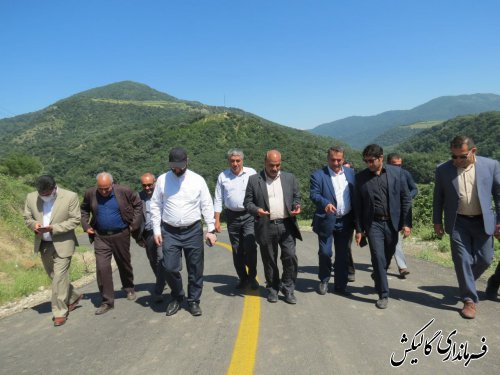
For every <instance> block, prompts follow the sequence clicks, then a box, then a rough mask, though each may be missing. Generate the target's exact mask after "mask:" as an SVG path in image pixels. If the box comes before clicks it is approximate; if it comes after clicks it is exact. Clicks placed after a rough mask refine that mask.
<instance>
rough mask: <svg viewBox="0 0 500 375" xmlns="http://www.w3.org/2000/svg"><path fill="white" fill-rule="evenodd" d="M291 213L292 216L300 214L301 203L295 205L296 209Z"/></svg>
mask: <svg viewBox="0 0 500 375" xmlns="http://www.w3.org/2000/svg"><path fill="white" fill-rule="evenodd" d="M290 214H291V215H292V216H297V215H298V214H300V205H299V204H297V205H295V209H294V210H293V211H290Z"/></svg>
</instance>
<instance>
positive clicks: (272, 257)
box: [243, 150, 302, 304]
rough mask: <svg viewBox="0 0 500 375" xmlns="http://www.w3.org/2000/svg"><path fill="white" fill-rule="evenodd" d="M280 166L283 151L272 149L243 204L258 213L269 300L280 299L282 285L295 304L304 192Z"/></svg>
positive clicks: (288, 299) (251, 180) (250, 181)
mask: <svg viewBox="0 0 500 375" xmlns="http://www.w3.org/2000/svg"><path fill="white" fill-rule="evenodd" d="M280 169H281V154H280V152H279V151H277V150H270V151H268V152H267V153H266V157H265V160H264V170H263V171H261V172H260V173H258V174H254V175H253V176H250V178H249V179H248V184H247V188H246V192H245V199H244V201H243V205H244V206H245V209H246V210H247V211H248V212H249V213H250V214H251V215H253V216H254V217H255V237H256V239H257V243H258V244H259V247H260V254H261V257H262V263H263V264H264V274H265V277H266V287H267V289H268V295H267V300H268V302H271V303H273V302H277V301H278V291H279V290H280V285H281V292H282V293H283V294H284V296H285V302H287V303H290V304H295V303H297V299H296V298H295V295H294V290H295V282H296V280H297V270H298V260H297V255H296V254H295V241H296V239H297V238H298V239H299V240H302V236H301V234H300V230H299V226H298V224H297V218H296V216H297V215H298V214H300V192H299V186H298V183H297V179H296V178H295V176H294V175H293V174H291V173H287V172H282V171H281V170H280ZM278 245H279V247H280V248H281V262H282V264H283V275H282V277H281V281H280V276H279V269H278V265H277V259H278Z"/></svg>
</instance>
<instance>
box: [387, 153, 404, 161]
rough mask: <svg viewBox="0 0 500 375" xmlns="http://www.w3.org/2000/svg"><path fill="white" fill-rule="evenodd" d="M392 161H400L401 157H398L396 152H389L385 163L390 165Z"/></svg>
mask: <svg viewBox="0 0 500 375" xmlns="http://www.w3.org/2000/svg"><path fill="white" fill-rule="evenodd" d="M392 159H396V160H397V159H402V158H401V155H399V154H398V153H397V152H391V153H390V154H389V155H387V162H388V163H390V162H391V161H392Z"/></svg>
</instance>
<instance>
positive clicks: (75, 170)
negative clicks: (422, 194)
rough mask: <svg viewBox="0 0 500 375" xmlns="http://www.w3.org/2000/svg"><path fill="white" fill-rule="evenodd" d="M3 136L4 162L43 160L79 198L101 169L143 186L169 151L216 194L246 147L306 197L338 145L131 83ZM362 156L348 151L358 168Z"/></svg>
mask: <svg viewBox="0 0 500 375" xmlns="http://www.w3.org/2000/svg"><path fill="white" fill-rule="evenodd" d="M0 137H1V138H0V139H1V140H0V150H1V151H0V157H2V156H4V157H5V156H6V155H8V154H10V153H12V152H21V153H25V154H28V155H30V156H35V157H38V158H39V160H40V161H41V162H42V164H43V166H44V170H45V172H47V173H50V174H53V175H54V176H56V178H57V179H58V180H59V181H60V182H61V183H62V184H63V185H65V186H67V187H68V188H71V189H73V190H75V191H76V192H78V193H79V194H82V193H83V192H84V190H85V189H86V188H88V187H90V186H93V185H94V184H95V175H96V174H97V173H98V172H100V171H103V170H106V171H109V172H111V173H112V174H113V176H114V177H115V180H116V181H117V182H120V183H123V184H127V185H129V186H132V187H134V188H138V187H139V181H138V180H139V177H140V175H141V174H142V173H144V172H146V171H151V172H153V173H155V174H160V173H163V172H164V171H165V170H166V168H167V162H166V161H167V156H168V151H169V150H170V148H172V147H174V146H182V147H185V148H186V149H187V151H188V155H189V158H190V168H191V169H192V170H194V171H196V172H198V173H200V174H201V175H203V176H204V177H205V178H206V180H207V183H208V185H209V188H210V189H211V190H212V191H213V188H214V185H215V181H216V178H217V175H218V173H220V171H221V170H222V169H224V168H226V167H227V165H226V152H227V150H228V149H230V148H233V147H240V148H242V149H243V150H244V151H245V154H246V160H245V163H246V165H248V166H252V167H254V168H256V169H257V170H260V169H261V168H262V165H263V158H264V155H265V151H266V150H268V149H270V148H277V149H279V150H280V151H281V152H282V155H283V169H284V170H287V171H291V172H293V173H295V174H296V175H297V176H298V178H299V180H300V183H301V190H302V192H303V194H304V197H307V196H308V188H309V175H310V173H311V172H312V171H313V170H314V169H316V168H318V167H320V166H321V165H323V164H324V163H325V160H326V149H327V148H328V147H330V146H331V145H332V144H334V143H339V142H338V141H336V140H334V139H331V138H326V137H320V136H317V135H314V134H311V133H309V132H305V131H301V130H296V129H292V128H288V127H285V126H281V125H277V124H275V123H272V122H270V121H267V120H264V119H262V118H260V117H258V116H255V115H252V114H250V113H246V112H244V111H242V110H238V109H233V108H225V107H212V106H207V105H203V104H201V103H197V102H189V101H184V100H179V99H176V98H173V97H171V96H169V95H167V94H163V93H160V92H158V91H156V90H153V89H150V88H148V87H147V86H145V85H142V84H137V83H133V82H128V81H127V82H121V83H116V84H112V85H108V86H104V87H101V88H97V89H93V90H89V91H86V92H83V93H80V94H77V95H74V96H71V97H69V98H67V99H63V100H61V101H58V102H57V103H55V104H53V105H51V106H49V107H47V108H45V109H44V110H41V111H39V112H35V113H30V114H27V115H21V116H17V117H14V118H11V119H4V120H0ZM358 154H359V152H356V153H353V152H351V151H350V150H348V152H347V155H348V157H349V158H352V157H353V156H355V157H354V160H355V161H357V164H358V165H359V164H360V157H359V156H358ZM304 201H305V204H306V205H310V203H309V200H308V199H305V200H304Z"/></svg>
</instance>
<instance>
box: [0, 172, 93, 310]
mask: <svg viewBox="0 0 500 375" xmlns="http://www.w3.org/2000/svg"><path fill="white" fill-rule="evenodd" d="M30 191H33V188H32V187H30V186H28V185H25V184H24V183H22V182H21V181H19V180H16V179H13V178H11V177H7V176H5V175H2V174H0V305H1V304H3V303H6V302H9V301H12V300H15V299H17V298H20V297H23V296H27V295H29V294H30V293H33V292H34V291H36V290H38V289H40V288H41V287H44V288H46V287H48V286H50V279H49V278H48V276H47V274H46V273H45V271H44V269H43V266H42V263H41V261H40V256H37V257H35V256H34V255H33V234H32V232H31V231H30V230H29V229H28V228H27V227H26V226H25V225H24V220H23V217H22V210H23V207H24V200H25V198H26V194H27V193H28V192H30ZM84 272H85V265H84V264H82V263H81V262H80V261H78V260H76V259H75V258H73V261H72V264H71V279H72V280H75V279H78V278H80V277H82V276H83V274H84Z"/></svg>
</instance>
